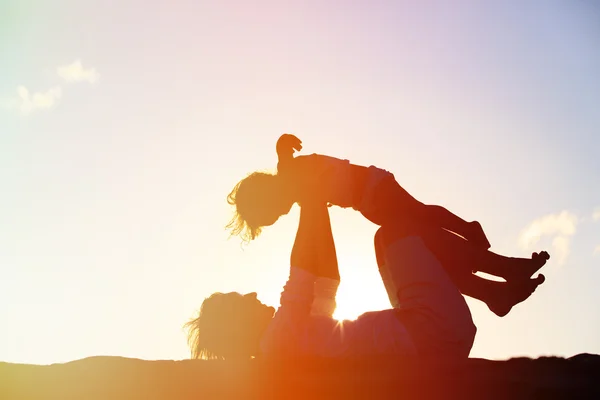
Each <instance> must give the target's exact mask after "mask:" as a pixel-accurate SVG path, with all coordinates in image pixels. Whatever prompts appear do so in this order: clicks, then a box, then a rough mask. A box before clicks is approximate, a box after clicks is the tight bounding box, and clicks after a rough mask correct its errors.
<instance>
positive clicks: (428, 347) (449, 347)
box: [375, 228, 477, 358]
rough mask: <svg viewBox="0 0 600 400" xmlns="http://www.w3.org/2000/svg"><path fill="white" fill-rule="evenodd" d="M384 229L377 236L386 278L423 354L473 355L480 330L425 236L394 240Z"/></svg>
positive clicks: (392, 299) (399, 309)
mask: <svg viewBox="0 0 600 400" xmlns="http://www.w3.org/2000/svg"><path fill="white" fill-rule="evenodd" d="M382 230H383V228H380V230H379V231H378V233H377V235H376V238H375V241H376V254H377V259H378V263H379V269H380V272H381V276H382V279H383V281H384V285H385V286H386V290H387V292H388V296H389V297H390V302H391V303H392V306H393V307H394V308H396V309H397V310H398V317H399V319H400V320H401V321H402V322H403V323H404V324H405V326H406V327H407V329H408V330H409V332H410V333H411V336H412V338H413V341H414V342H415V345H416V347H417V349H418V351H419V354H420V355H422V356H426V357H453V358H456V357H458V358H464V357H468V355H469V352H470V351H471V347H472V346H473V341H474V338H475V333H476V331H477V329H476V327H475V325H474V324H473V320H472V317H471V312H470V311H469V307H468V306H467V304H466V302H465V299H464V298H463V296H462V295H461V293H460V292H459V291H458V289H457V288H456V286H455V285H454V283H453V282H452V280H451V278H450V277H449V276H448V274H447V273H446V271H444V268H443V267H442V265H441V264H440V262H439V261H438V260H437V259H436V258H435V256H434V255H433V254H432V253H431V252H430V251H429V249H428V248H427V247H426V246H425V244H424V243H423V241H422V239H421V238H419V237H416V236H410V237H403V238H399V239H397V240H395V241H391V242H389V241H386V240H385V239H384V237H385V236H386V234H385V232H382Z"/></svg>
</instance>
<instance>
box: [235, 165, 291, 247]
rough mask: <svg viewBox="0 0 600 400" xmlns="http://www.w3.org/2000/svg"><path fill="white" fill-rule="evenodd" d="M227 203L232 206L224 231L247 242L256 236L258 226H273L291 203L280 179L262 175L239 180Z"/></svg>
mask: <svg viewBox="0 0 600 400" xmlns="http://www.w3.org/2000/svg"><path fill="white" fill-rule="evenodd" d="M227 202H228V203H229V204H231V205H233V206H235V215H234V217H233V218H232V220H231V221H230V222H229V224H228V225H227V228H229V229H231V234H232V235H240V236H241V237H242V239H244V240H245V241H248V242H249V241H250V240H252V239H254V238H256V237H257V236H258V235H259V234H260V231H261V228H262V227H264V226H269V225H273V224H274V223H275V221H277V219H279V217H280V216H282V215H284V214H287V213H288V212H289V211H290V208H291V207H292V205H293V204H294V200H292V197H291V196H290V195H289V191H288V190H287V189H286V186H285V184H284V181H283V179H282V178H281V177H279V176H278V175H273V174H269V173H265V172H254V173H253V174H251V175H249V176H247V177H246V178H244V179H242V180H241V181H239V182H238V184H237V185H235V187H234V188H233V190H232V191H231V193H229V196H227Z"/></svg>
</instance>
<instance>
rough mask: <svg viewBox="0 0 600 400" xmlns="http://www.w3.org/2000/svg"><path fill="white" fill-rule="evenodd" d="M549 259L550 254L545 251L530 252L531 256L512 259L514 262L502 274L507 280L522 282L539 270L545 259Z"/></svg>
mask: <svg viewBox="0 0 600 400" xmlns="http://www.w3.org/2000/svg"><path fill="white" fill-rule="evenodd" d="M549 259H550V254H548V252H546V251H540V252H539V254H538V253H531V258H530V259H527V258H520V259H513V260H514V263H513V265H512V266H511V267H510V268H507V269H506V271H505V274H504V275H503V276H502V277H503V278H504V279H505V280H506V281H507V282H522V281H525V280H527V279H529V278H531V277H532V276H533V274H535V273H536V272H538V271H539V269H540V268H542V267H543V266H544V265H546V261H548V260H549Z"/></svg>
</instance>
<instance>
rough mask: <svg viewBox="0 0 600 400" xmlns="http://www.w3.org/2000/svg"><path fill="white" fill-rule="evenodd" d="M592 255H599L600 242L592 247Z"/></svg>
mask: <svg viewBox="0 0 600 400" xmlns="http://www.w3.org/2000/svg"><path fill="white" fill-rule="evenodd" d="M594 255H595V256H596V255H600V244H599V245H598V246H596V248H595V249H594Z"/></svg>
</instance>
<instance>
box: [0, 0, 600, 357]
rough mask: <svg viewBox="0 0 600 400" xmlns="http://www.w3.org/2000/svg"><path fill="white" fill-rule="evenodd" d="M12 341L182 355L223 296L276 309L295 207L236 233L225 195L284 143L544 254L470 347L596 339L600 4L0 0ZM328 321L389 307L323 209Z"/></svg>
mask: <svg viewBox="0 0 600 400" xmlns="http://www.w3.org/2000/svg"><path fill="white" fill-rule="evenodd" d="M0 51H1V54H2V60H1V61H0V191H1V193H2V195H1V196H0V274H1V278H0V321H2V322H1V325H2V327H1V329H0V360H1V361H8V362H22V363H36V364H48V363H57V362H66V361H71V360H75V359H80V358H84V357H88V356H94V355H117V356H124V357H135V358H142V359H149V360H151V359H185V358H188V357H189V349H188V347H187V344H186V335H185V331H184V330H183V328H182V325H183V324H184V323H185V322H186V321H187V320H188V319H190V318H192V317H194V315H195V313H196V312H197V310H198V309H199V307H200V304H201V303H202V301H203V299H204V298H205V297H207V296H209V295H210V294H211V293H213V292H216V291H239V292H242V293H247V292H257V293H258V298H259V299H260V300H262V301H263V302H265V303H267V304H269V305H272V306H275V307H277V306H278V305H279V295H280V292H281V289H282V287H283V285H284V283H285V281H286V279H287V275H288V273H289V253H290V250H291V246H292V243H293V240H294V234H295V230H296V228H297V222H298V215H299V212H298V211H299V210H298V208H297V207H294V208H293V209H292V211H291V212H290V213H289V215H286V216H284V217H282V218H281V219H280V220H279V221H278V222H277V223H276V224H275V225H274V226H272V227H269V228H266V229H265V230H264V232H263V234H262V235H261V236H260V237H259V238H258V239H257V240H256V241H254V242H252V243H250V244H249V245H247V246H242V245H241V243H240V240H239V239H236V238H229V234H228V232H227V231H226V230H225V225H226V223H227V222H228V220H229V218H230V217H231V215H232V214H231V212H232V210H231V208H230V206H229V205H228V204H227V202H226V196H227V194H228V193H229V191H230V190H231V189H232V188H233V186H234V185H235V183H236V182H237V181H238V180H239V179H241V178H243V177H244V176H246V175H247V174H248V173H250V172H252V171H255V170H271V171H273V170H274V169H275V165H276V161H277V160H276V154H275V151H274V147H275V141H276V140H277V138H278V137H279V135H280V134H282V133H285V132H288V133H294V134H296V135H297V136H298V137H300V138H301V139H302V141H303V145H304V150H303V154H310V153H313V152H316V153H321V154H327V155H332V156H336V157H340V158H345V159H349V160H351V161H352V162H353V163H355V164H361V165H377V166H379V167H381V168H385V169H387V170H389V171H391V172H393V173H394V175H395V177H396V179H397V180H398V181H399V183H400V184H401V185H402V186H403V187H404V188H406V189H407V190H408V191H409V192H410V193H411V194H413V195H414V196H415V197H417V198H418V199H419V200H421V201H422V202H424V203H428V204H440V205H443V206H445V207H447V208H448V209H450V210H451V211H453V212H454V213H456V214H458V215H460V216H461V217H462V218H464V219H466V220H478V221H480V222H481V224H482V225H483V228H484V230H485V232H486V233H487V235H488V238H489V240H490V242H491V243H492V248H491V250H493V251H495V252H497V253H500V254H504V255H508V256H514V257H527V256H529V255H530V254H531V252H532V251H539V250H542V249H546V250H548V251H549V252H550V254H551V256H552V258H551V259H550V261H549V263H548V264H547V265H546V266H545V267H544V269H543V271H542V272H543V273H544V274H545V275H546V278H547V280H546V282H545V283H544V284H543V285H542V286H541V287H540V288H538V290H537V291H536V293H535V294H534V295H533V296H532V297H531V298H530V299H529V300H527V301H526V302H524V303H522V304H520V305H518V306H517V307H515V308H514V309H513V311H511V313H510V314H509V315H508V316H506V317H504V318H498V317H496V316H495V315H493V314H491V312H490V311H489V310H488V309H487V307H486V306H485V305H484V304H482V303H480V302H479V301H477V300H473V299H470V298H469V299H467V301H468V304H469V306H470V307H471V311H472V314H473V318H474V321H475V324H476V325H477V327H478V333H477V337H476V340H475V344H474V346H473V350H472V352H471V356H472V357H484V358H490V359H507V358H510V357H519V356H527V357H538V356H542V355H557V356H566V357H569V356H572V355H575V354H579V353H584V352H587V353H600V339H599V338H600V312H598V304H600V294H599V293H600V291H598V290H597V285H598V282H599V281H600V268H599V267H600V185H599V184H598V182H600V157H599V156H598V152H599V150H600V134H599V133H598V128H599V127H600V113H599V112H598V111H597V110H598V104H600V75H599V74H598V71H600V7H599V6H598V4H597V3H595V2H593V1H588V0H576V1H571V0H562V1H560V0H550V1H528V2H520V1H514V0H510V1H503V2H495V1H454V2H446V1H437V2H433V1H419V2H409V1H381V0H375V1H369V2H367V1H363V2H361V1H354V2H334V1H312V0H311V1H302V2H281V1H261V0H258V1H254V2H246V1H242V0H240V1H227V0H224V1H219V2H213V1H191V0H190V1H183V0H181V1H177V2H170V3H169V2H148V1H138V0H123V1H120V2H118V4H117V3H114V5H107V3H106V2H101V1H94V0H90V1H86V2H80V1H75V0H47V1H42V0H23V1H16V0H3V1H2V2H1V3H0ZM331 218H332V226H333V232H334V236H335V241H336V246H337V252H338V256H339V264H340V273H341V279H342V283H341V286H340V289H339V293H338V299H337V300H338V309H337V311H336V314H335V316H336V317H338V318H353V317H356V316H358V315H359V314H361V313H362V312H366V311H372V310H380V309H385V308H388V307H389V301H388V300H387V296H386V294H385V291H384V288H383V284H382V283H381V279H380V277H379V274H378V272H377V267H376V263H375V255H374V250H373V234H374V233H375V231H376V229H377V227H376V226H375V225H373V224H371V223H370V222H368V221H366V220H365V219H364V218H363V217H362V216H361V215H360V214H358V213H356V212H354V211H351V210H347V209H340V208H332V209H331Z"/></svg>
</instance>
